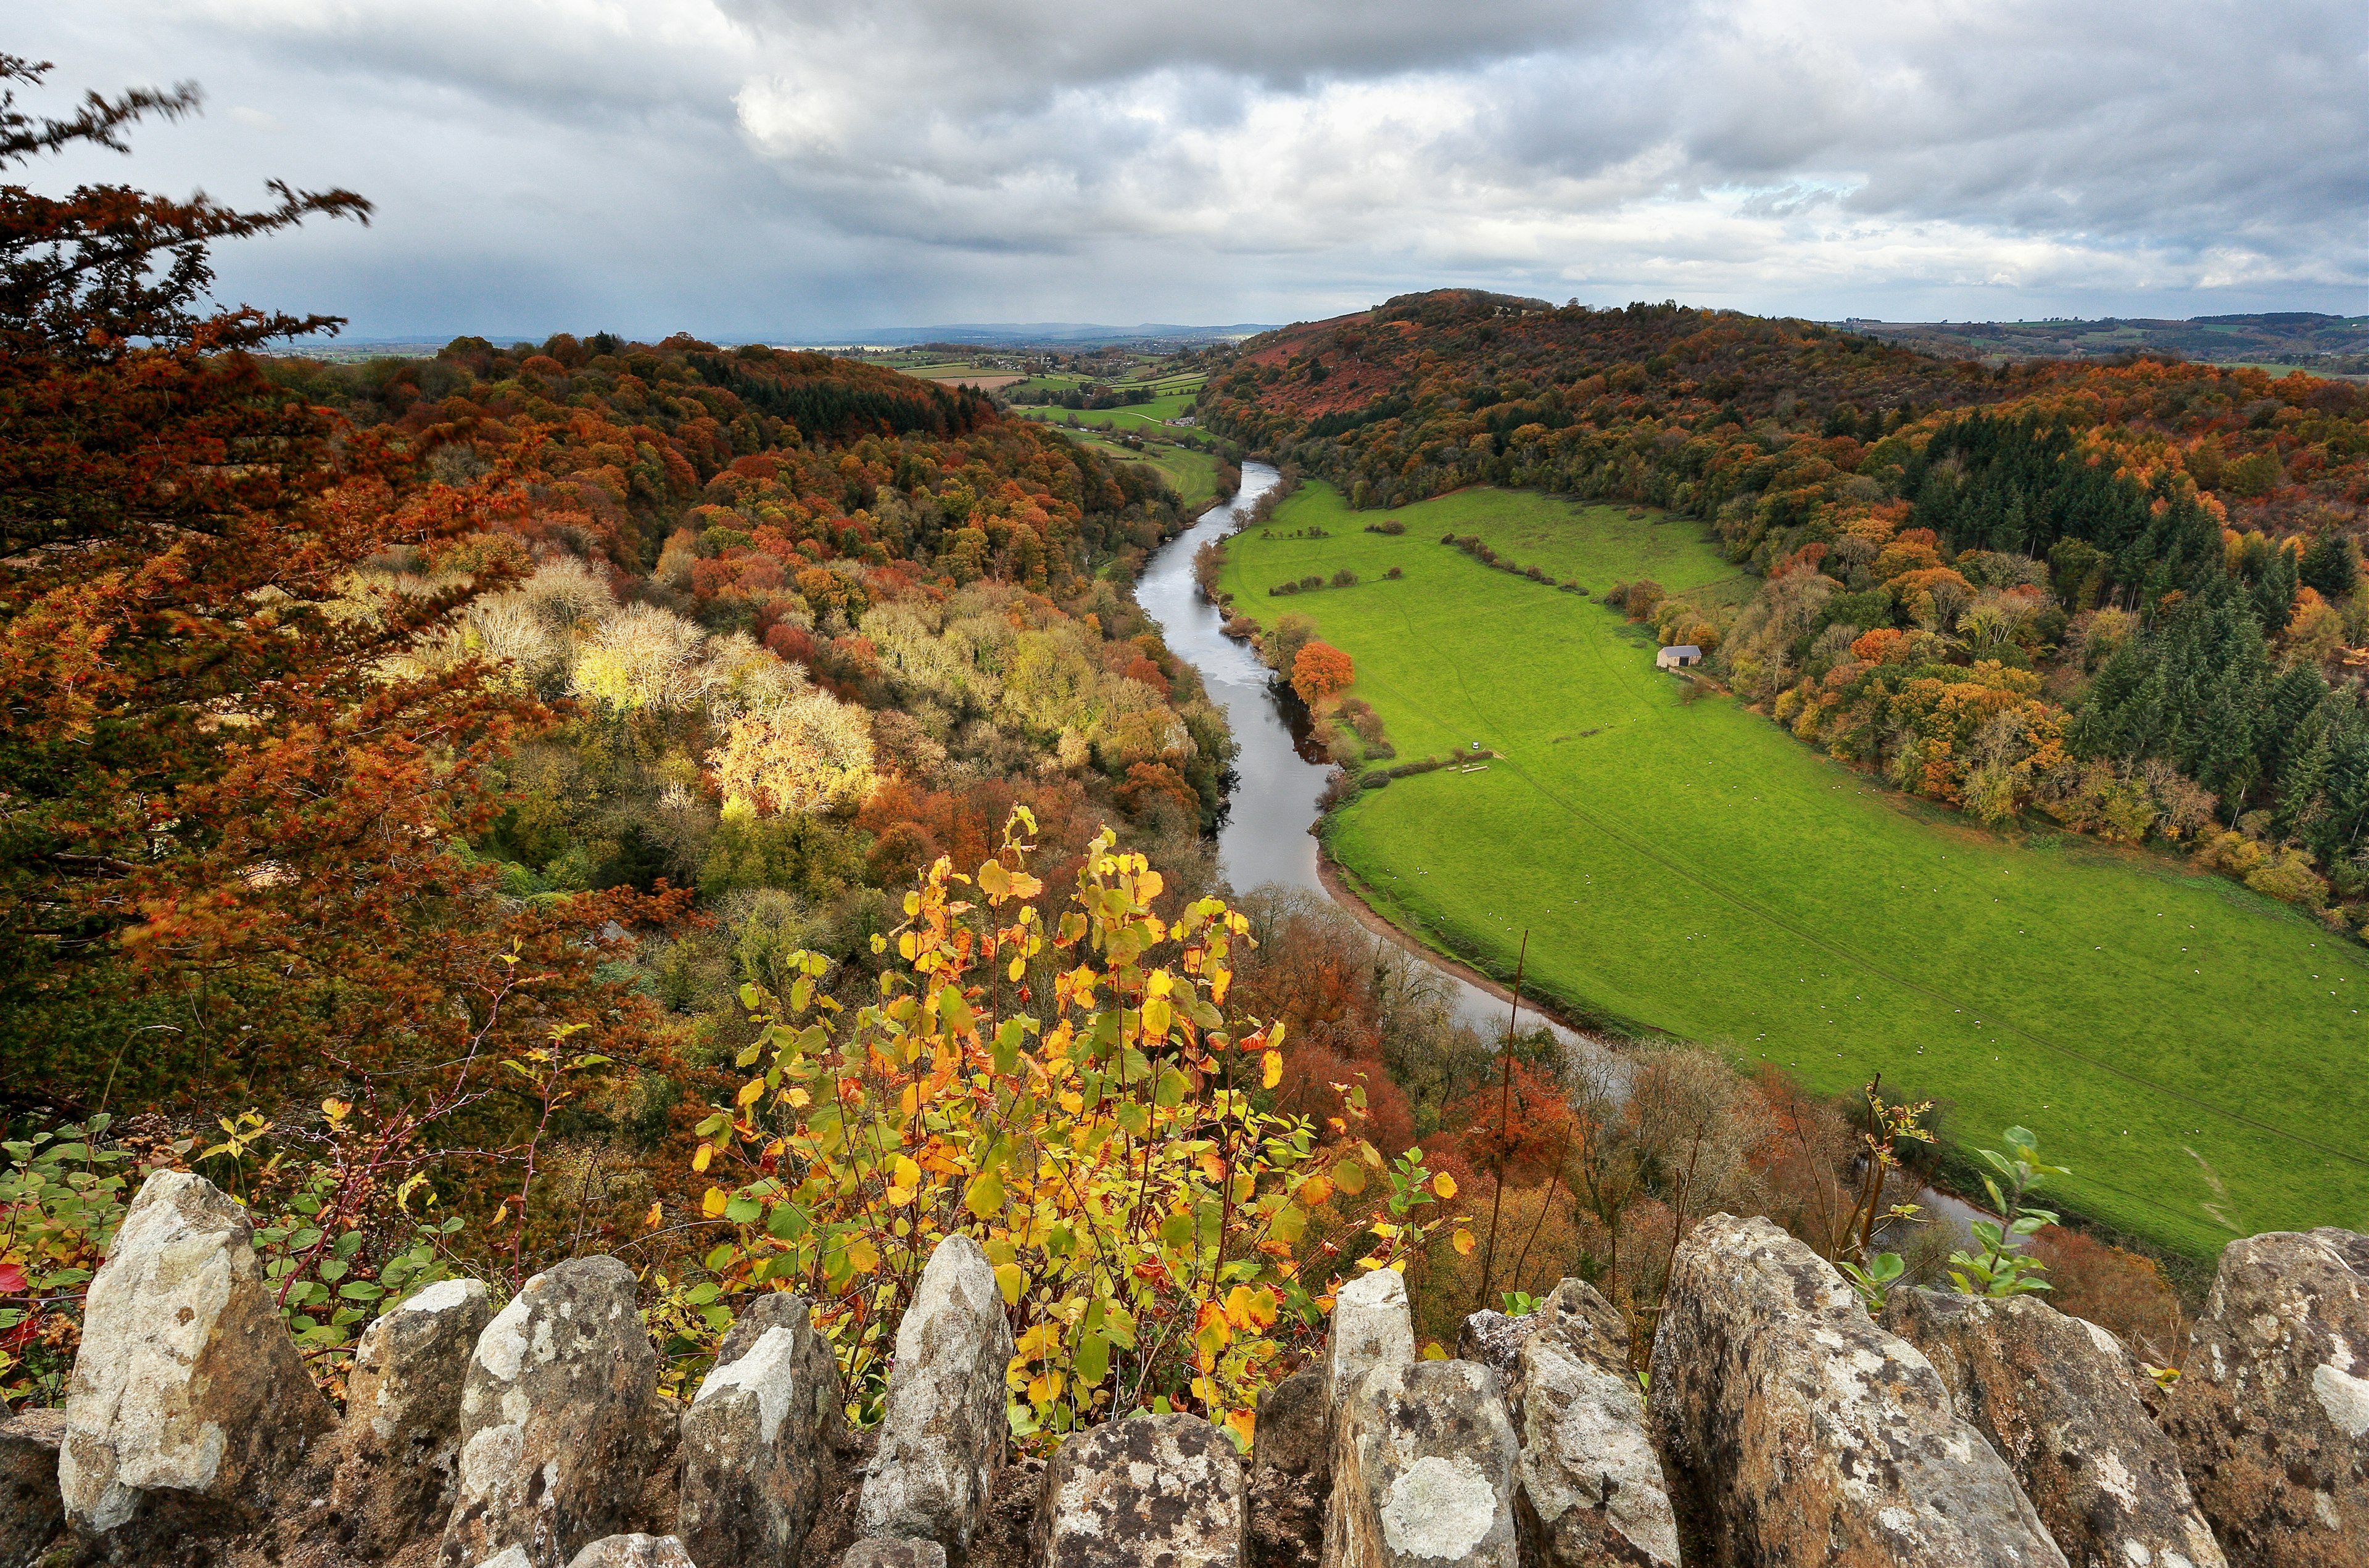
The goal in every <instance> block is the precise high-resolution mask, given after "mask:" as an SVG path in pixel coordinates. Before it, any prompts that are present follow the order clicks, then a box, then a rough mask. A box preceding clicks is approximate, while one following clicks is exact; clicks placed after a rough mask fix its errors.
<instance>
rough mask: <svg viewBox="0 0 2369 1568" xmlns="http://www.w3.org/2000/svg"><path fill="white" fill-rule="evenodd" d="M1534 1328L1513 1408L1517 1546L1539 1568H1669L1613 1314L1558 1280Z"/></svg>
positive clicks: (1659, 1507)
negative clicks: (1632, 1567)
mask: <svg viewBox="0 0 2369 1568" xmlns="http://www.w3.org/2000/svg"><path fill="white" fill-rule="evenodd" d="M1535 1321H1536V1322H1537V1325H1538V1326H1537V1327H1536V1328H1535V1330H1534V1332H1532V1333H1530V1334H1529V1336H1528V1339H1527V1340H1526V1341H1525V1343H1524V1344H1523V1345H1522V1350H1521V1358H1520V1366H1519V1368H1518V1369H1517V1376H1516V1383H1517V1386H1518V1387H1519V1389H1520V1391H1521V1393H1520V1400H1519V1402H1518V1403H1517V1404H1516V1407H1515V1410H1514V1421H1515V1424H1516V1425H1515V1432H1516V1436H1518V1437H1519V1439H1520V1441H1521V1446H1522V1457H1521V1459H1520V1460H1519V1462H1518V1463H1517V1464H1516V1466H1515V1471H1514V1480H1515V1488H1514V1516H1515V1522H1516V1525H1517V1526H1518V1527H1519V1528H1520V1531H1521V1535H1522V1539H1523V1541H1524V1543H1525V1545H1526V1547H1527V1548H1528V1551H1530V1552H1531V1553H1534V1554H1535V1560H1536V1561H1537V1562H1539V1563H1541V1564H1543V1565H1544V1568H1600V1565H1610V1564H1616V1563H1619V1564H1632V1563H1633V1564H1637V1565H1639V1568H1676V1564H1677V1561H1678V1526H1677V1516H1676V1515H1675V1514H1674V1513H1673V1512H1672V1509H1671V1506H1670V1498H1669V1488H1668V1485H1667V1483H1666V1482H1665V1481H1664V1479H1663V1476H1662V1461H1661V1459H1660V1458H1659V1457H1658V1456H1656V1455H1655V1454H1654V1444H1653V1440H1652V1438H1651V1436H1649V1435H1648V1434H1647V1432H1646V1430H1645V1401H1644V1391H1642V1389H1640V1388H1639V1387H1638V1385H1637V1379H1635V1378H1634V1377H1633V1376H1631V1374H1630V1371H1629V1366H1628V1346H1627V1333H1626V1330H1625V1329H1624V1328H1623V1327H1622V1326H1621V1325H1620V1322H1619V1314H1618V1313H1617V1312H1615V1311H1614V1310H1613V1309H1612V1308H1611V1306H1610V1305H1609V1304H1608V1303H1607V1302H1606V1301H1605V1299H1604V1298H1602V1297H1601V1296H1598V1295H1597V1294H1596V1291H1595V1290H1594V1289H1593V1288H1590V1287H1589V1286H1588V1285H1587V1284H1586V1283H1585V1282H1584V1281H1581V1280H1577V1279H1566V1280H1564V1281H1563V1282H1562V1285H1561V1286H1559V1287H1557V1288H1556V1289H1555V1292H1554V1294H1553V1295H1552V1296H1551V1297H1549V1298H1548V1299H1547V1300H1546V1302H1545V1304H1544V1305H1542V1306H1541V1307H1540V1308H1539V1310H1538V1312H1537V1314H1536V1315H1535ZM1616 1335H1617V1336H1618V1338H1616V1337H1615V1336H1616Z"/></svg>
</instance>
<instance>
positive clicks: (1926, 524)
mask: <svg viewBox="0 0 2369 1568" xmlns="http://www.w3.org/2000/svg"><path fill="white" fill-rule="evenodd" d="M1204 407H1205V420H1206V422H1207V423H1208V424H1209V425H1211V426H1212V427H1214V428H1216V429H1219V430H1221V431H1225V432H1229V433H1231V434H1233V435H1235V436H1237V437H1238V438H1239V439H1241V440H1242V441H1244V442H1245V443H1247V444H1250V445H1253V446H1256V447H1261V448H1264V449H1265V450H1268V451H1271V452H1276V454H1278V455H1281V456H1284V457H1287V458H1288V459H1289V460H1291V461H1293V462H1295V463H1297V464H1300V465H1301V466H1302V467H1304V468H1305V469H1307V470H1308V471H1309V472H1310V473H1313V474H1320V475H1324V476H1326V477H1328V478H1331V479H1333V481H1334V482H1335V483H1336V484H1338V485H1339V486H1340V487H1341V488H1342V489H1343V491H1344V492H1345V494H1346V495H1348V496H1349V498H1351V501H1352V504H1354V505H1356V506H1358V507H1361V508H1362V507H1387V506H1391V505H1395V504H1402V503H1403V502H1405V501H1408V500H1413V499H1417V498H1423V497H1425V496H1431V495H1436V494H1440V493H1443V492H1445V491H1448V490H1451V489H1454V488H1457V487H1459V486H1464V485H1470V484H1476V483H1495V484H1508V485H1515V486H1538V487H1540V488H1544V489H1549V490H1552V491H1556V492H1561V493H1567V494H1572V495H1576V496H1581V497H1589V498H1620V499H1625V500H1629V501H1632V502H1638V503H1642V504H1646V505H1651V506H1655V507H1662V508H1667V509H1670V510H1672V511H1674V512H1677V513H1680V514H1685V515H1689V516H1692V517H1695V518H1699V519H1700V520H1702V521H1704V522H1705V523H1707V524H1709V525H1711V526H1712V527H1713V528H1715V529H1716V530H1717V532H1718V535H1719V537H1720V538H1721V540H1722V542H1723V543H1724V545H1725V548H1726V550H1727V553H1728V555H1730V557H1731V558H1732V559H1734V561H1736V562H1738V563H1740V564H1742V565H1744V566H1745V567H1748V568H1749V569H1750V570H1752V571H1753V572H1755V573H1757V574H1758V575H1759V576H1760V577H1761V578H1763V584H1762V586H1761V588H1760V589H1759V591H1758V592H1757V594H1756V595H1755V596H1754V598H1753V599H1752V600H1751V601H1750V602H1749V603H1747V604H1745V606H1743V607H1742V609H1741V610H1740V611H1736V612H1715V613H1709V614H1706V613H1705V612H1702V611H1699V610H1698V609H1696V608H1695V607H1694V606H1693V605H1691V604H1690V603H1688V601H1685V600H1683V599H1678V598H1671V597H1666V596H1665V595H1664V594H1663V592H1662V591H1661V589H1660V587H1659V585H1656V584H1652V583H1644V584H1637V585H1628V584H1622V585H1615V586H1616V587H1617V588H1618V589H1619V590H1620V591H1619V603H1621V604H1622V605H1623V606H1624V607H1625V608H1627V609H1628V610H1629V612H1631V615H1632V616H1634V617H1635V618H1637V619H1641V620H1650V621H1652V622H1654V624H1655V625H1656V627H1657V629H1658V630H1659V631H1660V632H1661V633H1662V634H1663V635H1664V637H1665V640H1667V641H1677V642H1692V643H1697V644H1699V645H1701V646H1703V647H1706V648H1709V649H1712V650H1715V656H1716V657H1715V668H1716V669H1717V670H1719V671H1720V673H1721V674H1722V676H1723V677H1724V678H1725V679H1727V680H1728V681H1730V682H1731V683H1732V684H1733V685H1734V687H1735V689H1736V690H1737V691H1738V692H1740V693H1741V694H1743V695H1744V696H1745V697H1747V698H1748V699H1750V700H1752V701H1754V702H1756V703H1761V704H1767V706H1768V711H1769V712H1770V713H1771V714H1772V715H1774V716H1775V717H1776V718H1777V719H1779V720H1780V722H1783V723H1785V724H1788V725H1789V726H1791V727H1792V729H1793V730H1794V732H1795V733H1796V734H1798V735H1800V736H1801V737H1802V738H1803V739H1805V740H1809V741H1812V742H1814V743H1816V744H1819V745H1822V746H1825V747H1826V748H1828V749H1829V750H1832V751H1833V752H1834V753H1835V754H1836V755H1837V756H1838V757H1842V758H1846V759H1848V760H1851V761H1858V762H1861V763H1864V764H1866V765H1868V766H1870V767H1872V768H1879V769H1881V770H1882V771H1883V773H1885V774H1886V776H1887V777H1889V778H1890V779H1892V780H1893V782H1894V783H1895V784H1899V785H1900V786H1901V787H1904V788H1906V789H1911V790H1914V791H1916V792H1917V793H1919V794H1923V795H1929V796H1932V797H1934V798H1937V799H1940V800H1944V801H1948V802H1950V803H1951V804H1954V805H1959V806H1963V807H1966V808H1967V809H1969V810H1972V811H1974V812H1976V813H1977V814H1979V815H1980V816H1982V817H1983V818H1985V819H1986V820H1988V821H1992V822H2006V821H2009V820H2011V819H2013V818H2016V817H2017V816H2019V814H2021V813H2024V812H2027V811H2031V812H2039V813H2044V814H2046V815H2047V816H2050V817H2052V818H2055V819H2057V820H2060V821H2062V822H2064V823H2065V824H2066V825H2069V826H2071V827H2074V828H2077V829H2079V830H2084V831H2089V832H2095V833H2098V834H2100V835H2101V836H2104V837H2108V838H2112V839H2119V840H2123V841H2132V842H2138V841H2160V842H2164V843H2168V844H2173V845H2177V846H2180V847H2181V848H2183V849H2187V850H2191V851H2193V852H2194V853H2197V854H2199V855H2200V856H2202V857H2203V858H2204V859H2205V860H2206V861H2207V863H2208V864H2214V865H2216V866H2218V867H2220V868H2222V869H2225V870H2226V871H2228V872H2229V873H2231V874H2232V875H2235V876H2242V877H2244V878H2245V879H2246V880H2247V881H2248V882H2249V884H2250V885H2252V886H2254V887H2258V888H2260V889H2261V890H2263V891H2266V892H2270V893H2272V894H2274V895H2275V896H2277V897H2281V898H2288V899H2291V900H2294V901H2296V902H2300V903H2305V904H2309V905H2314V906H2325V905H2328V904H2329V903H2330V902H2331V901H2334V902H2337V903H2339V904H2342V905H2346V906H2350V908H2351V910H2352V915H2354V916H2357V915H2359V914H2361V913H2363V912H2364V911H2363V907H2362V906H2361V905H2360V903H2359V900H2360V899H2361V898H2362V896H2363V894H2364V893H2369V858H2364V852H2369V714H2364V711H2363V704H2362V700H2361V693H2360V685H2359V680H2358V676H2357V671H2358V670H2360V669H2362V668H2363V667H2364V666H2369V654H2364V653H2363V652H2361V651H2360V649H2359V647H2358V645H2360V644H2362V643H2363V642H2364V641H2369V603H2364V600H2363V594H2362V591H2361V574H2360V567H2359V549H2358V545H2357V543H2356V541H2357V539H2358V537H2359V535H2360V533H2361V532H2362V530H2363V525H2364V509H2369V391H2364V390H2363V388H2360V387H2357V386H2353V385H2351V384H2349V383H2343V382H2335V381H2327V380H2321V379H2318V378H2315V377H2310V376H2305V375H2295V376H2289V377H2285V378H2283V379H2280V380H2276V381H2273V380H2272V379H2271V378H2270V377H2268V376H2266V375H2265V374H2263V373H2262V372H2258V371H2252V370H2245V369H2232V368H2226V367H2215V366H2205V365H2193V364H2162V363H2157V362H2153V361H2137V362H2134V363H2131V364H2126V365H2095V364H2079V365H2077V364H2066V363H2057V362H2040V363H2032V364H2022V365H2008V366H2003V367H2001V368H1999V369H1997V370H1996V371H1993V370H1988V369H1986V368H1985V367H1984V366H1982V365H1980V364H1978V363H1974V362H1970V361H1948V360H1940V359H1936V358H1932V357H1929V356H1926V355H1922V354H1918V353H1916V352H1914V351H1911V350H1908V349H1902V348H1898V347H1894V346H1892V345H1888V344H1885V343H1882V342H1879V341H1877V340H1875V339H1873V338H1867V337H1863V336H1859V335H1855V334H1850V333H1847V332H1841V331H1837V330H1836V329H1834V328H1831V327H1828V326H1819V325H1814V324H1808V323H1801V322H1787V321H1769V320H1761V319H1757V318H1753V317H1746V316H1741V315H1733V314H1728V313H1719V312H1702V311H1692V310H1683V309H1680V308H1678V307H1677V306H1674V305H1637V306H1631V307H1630V308H1629V309H1627V310H1625V311H1591V310H1587V309H1585V308H1583V307H1576V306H1574V307H1571V308H1564V309H1558V308H1554V307H1551V306H1548V305H1546V304H1544V303H1542V302H1539V301H1523V300H1515V299H1508V298H1505V297H1503V296H1495V295H1483V294H1475V293H1468V292H1443V293H1437V294H1428V295H1418V296H1410V297H1407V298H1402V299H1400V300H1394V301H1392V302H1391V303H1390V304H1389V305H1388V306H1385V307H1384V308H1382V309H1380V310H1378V311H1376V312H1373V313H1370V314H1368V315H1358V316H1352V317H1345V318H1342V319H1340V320H1337V321H1333V322H1325V323H1320V324H1316V325H1314V326H1300V327H1294V328H1290V329H1287V330H1286V331H1284V332H1281V333H1276V334H1273V335H1271V336H1269V337H1268V338H1262V339H1256V340H1253V342H1252V343H1251V344H1249V345H1248V346H1246V351H1245V352H1244V354H1243V356H1242V359H1241V361H1239V362H1238V363H1237V364H1236V365H1235V367H1234V368H1233V369H1232V370H1231V371H1230V372H1228V373H1227V374H1225V375H1223V376H1221V377H1219V378H1217V379H1215V380H1213V381H1212V383H1210V387H1209V390H1208V392H1207V394H1206V395H1205V399H1204Z"/></svg>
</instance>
